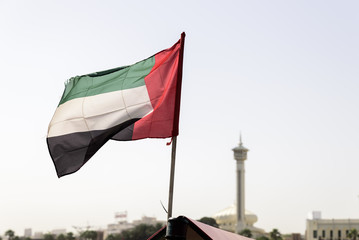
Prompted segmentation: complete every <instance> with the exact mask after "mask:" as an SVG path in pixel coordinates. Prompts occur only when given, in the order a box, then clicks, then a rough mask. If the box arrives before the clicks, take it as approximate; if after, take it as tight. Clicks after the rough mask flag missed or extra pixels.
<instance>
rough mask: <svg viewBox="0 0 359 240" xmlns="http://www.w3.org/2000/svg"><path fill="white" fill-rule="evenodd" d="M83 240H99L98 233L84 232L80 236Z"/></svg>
mask: <svg viewBox="0 0 359 240" xmlns="http://www.w3.org/2000/svg"><path fill="white" fill-rule="evenodd" d="M80 237H81V238H84V239H86V240H96V238H97V232H96V231H84V232H83V233H81V235H80Z"/></svg>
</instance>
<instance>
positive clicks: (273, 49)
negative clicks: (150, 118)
mask: <svg viewBox="0 0 359 240" xmlns="http://www.w3.org/2000/svg"><path fill="white" fill-rule="evenodd" d="M358 8H359V2H358V1H354V0H349V1H345V2H338V1H334V0H329V1H326V0H317V1H300V2H288V1H285V0H274V1H270V2H257V1H244V0H240V1H232V0H225V1H221V2H216V1H209V2H208V1H196V2H192V1H187V0H185V1H181V3H177V2H168V1H165V0H160V1H158V2H156V3H152V2H151V3H150V2H146V1H134V2H130V1H128V2H127V1H126V2H118V1H113V0H108V1H106V2H100V1H96V0H93V1H88V2H87V3H86V5H84V4H83V3H81V2H73V1H69V0H64V1H51V2H49V1H45V0H34V1H31V2H29V1H25V0H16V1H9V0H4V1H1V2H0V29H1V30H2V38H1V44H0V53H1V54H0V55H1V57H0V66H1V69H2V75H1V76H2V80H3V81H2V94H1V95H0V98H1V101H0V104H1V105H0V108H1V109H2V113H3V115H2V116H3V117H2V118H1V124H2V126H3V131H2V138H1V145H2V151H1V158H2V161H1V163H0V169H1V174H0V183H1V191H0V216H1V217H0V233H1V234H3V233H4V232H5V231H6V230H7V229H13V230H14V231H15V232H18V231H20V230H21V231H23V230H24V229H25V228H27V227H26V226H29V225H31V226H32V227H31V228H32V229H50V228H58V226H60V227H65V228H69V227H71V226H73V225H74V226H80V225H83V224H84V223H86V222H89V223H91V225H95V226H97V225H101V224H103V223H110V222H111V221H112V219H113V214H114V213H115V212H116V211H122V210H127V211H128V213H129V219H139V218H140V217H141V216H142V215H146V216H155V217H156V218H158V219H166V213H165V211H164V210H163V207H162V205H161V202H162V203H163V205H164V206H167V201H168V200H167V199H168V182H169V171H170V169H169V168H170V156H171V148H170V147H168V146H166V143H167V142H169V141H170V140H169V139H145V140H138V141H131V142H116V141H109V142H107V143H106V144H105V145H104V146H103V147H102V148H101V149H100V150H99V151H98V152H97V153H96V154H95V155H94V157H92V158H91V159H90V160H89V161H88V162H87V163H86V164H85V165H84V166H83V167H82V168H81V169H80V170H79V171H78V172H76V173H74V174H71V175H67V176H65V177H62V178H60V179H58V178H57V175H56V171H55V168H54V165H53V162H52V160H51V157H50V155H49V152H48V149H47V146H46V135H47V129H48V125H49V123H50V121H51V118H52V116H53V114H54V112H55V109H56V107H57V105H58V102H59V100H60V98H61V95H62V92H63V90H64V82H65V81H66V80H67V79H69V78H71V77H74V76H77V75H83V74H87V73H92V72H96V71H101V70H105V69H111V68H115V67H119V66H125V65H130V64H133V63H136V62H138V61H140V60H142V59H145V58H147V57H149V56H152V55H153V54H155V53H156V52H158V51H161V50H163V49H166V48H169V47H170V46H172V45H173V44H174V43H175V42H177V41H178V39H179V38H180V35H181V33H182V32H186V43H185V49H184V61H183V82H182V97H181V112H180V121H179V136H178V141H177V156H176V170H175V185H174V202H173V216H179V215H185V216H187V217H190V218H193V219H199V218H201V217H204V216H212V215H213V214H215V213H216V212H217V211H220V210H221V209H224V208H226V207H227V206H229V205H231V204H232V203H233V202H234V201H235V196H236V195H235V184H236V181H235V161H234V159H233V153H232V151H231V149H232V148H233V147H235V146H236V145H237V144H238V142H239V135H240V132H241V133H242V140H243V144H244V146H245V147H247V148H248V149H249V150H250V151H249V152H248V160H247V161H246V183H245V184H246V200H245V202H246V209H248V210H249V211H251V212H253V213H255V214H256V215H257V216H258V222H256V223H255V226H257V227H259V228H262V229H264V230H265V231H270V230H272V229H273V228H277V229H278V230H279V231H280V232H281V233H287V232H300V233H304V231H305V219H306V216H307V214H308V213H309V212H312V211H314V210H319V211H321V212H322V215H323V218H325V217H329V218H334V219H336V218H344V219H348V218H350V219H358V218H359V198H358V194H359V187H358V184H357V182H358V179H357V169H359V161H358V159H359V148H358V147H357V145H358V142H359V124H358V122H359V112H358V110H357V107H358V105H359V94H358V89H359V81H358V79H359V71H358V66H359V48H358V42H359V30H358V27H357V26H358V23H359V15H358V14H357V9H358ZM69 222H71V225H70V226H69Z"/></svg>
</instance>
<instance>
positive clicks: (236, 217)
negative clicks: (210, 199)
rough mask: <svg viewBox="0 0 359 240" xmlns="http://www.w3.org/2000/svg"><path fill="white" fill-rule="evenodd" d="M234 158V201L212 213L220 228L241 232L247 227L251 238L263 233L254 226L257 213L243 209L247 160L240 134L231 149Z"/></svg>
mask: <svg viewBox="0 0 359 240" xmlns="http://www.w3.org/2000/svg"><path fill="white" fill-rule="evenodd" d="M232 151H233V155H234V160H236V175H237V178H236V189H235V190H236V191H235V192H236V203H235V204H232V205H230V206H229V207H227V208H225V209H223V210H221V211H219V212H217V213H216V214H214V215H213V218H214V219H216V221H217V223H218V225H219V227H220V228H221V229H224V230H227V231H231V232H235V233H241V231H242V230H244V229H248V230H250V231H251V233H252V234H253V238H255V237H260V236H263V235H265V232H264V230H263V229H260V228H257V227H255V226H254V223H256V222H257V221H258V218H257V215H255V214H254V213H252V212H250V211H248V210H246V209H245V191H244V190H245V168H244V163H245V161H246V160H247V152H248V151H249V149H247V148H245V147H244V146H243V143H242V136H240V138H239V144H238V145H237V146H236V147H234V148H233V149H232Z"/></svg>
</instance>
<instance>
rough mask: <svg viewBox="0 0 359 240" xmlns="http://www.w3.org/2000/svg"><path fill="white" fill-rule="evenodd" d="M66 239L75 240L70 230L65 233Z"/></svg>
mask: <svg viewBox="0 0 359 240" xmlns="http://www.w3.org/2000/svg"><path fill="white" fill-rule="evenodd" d="M66 240H75V237H74V234H73V233H72V232H68V233H67V234H66Z"/></svg>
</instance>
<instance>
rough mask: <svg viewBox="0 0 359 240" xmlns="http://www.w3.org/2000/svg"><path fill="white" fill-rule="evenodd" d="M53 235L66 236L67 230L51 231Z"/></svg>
mask: <svg viewBox="0 0 359 240" xmlns="http://www.w3.org/2000/svg"><path fill="white" fill-rule="evenodd" d="M51 234H54V235H55V236H58V235H60V234H64V235H65V234H66V229H64V228H61V229H54V230H52V231H51Z"/></svg>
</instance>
